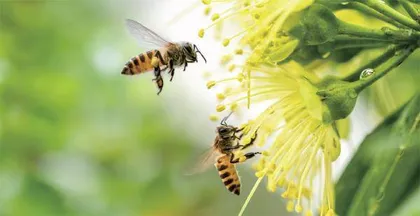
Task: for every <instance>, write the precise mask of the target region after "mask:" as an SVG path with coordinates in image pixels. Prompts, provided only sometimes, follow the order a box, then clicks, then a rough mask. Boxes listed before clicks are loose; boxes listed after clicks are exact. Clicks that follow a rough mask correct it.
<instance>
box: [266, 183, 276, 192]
mask: <svg viewBox="0 0 420 216" xmlns="http://www.w3.org/2000/svg"><path fill="white" fill-rule="evenodd" d="M276 189H277V188H276V183H274V182H270V183H269V184H267V190H268V191H270V192H273V193H274V192H275V191H276Z"/></svg>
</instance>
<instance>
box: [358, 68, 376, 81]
mask: <svg viewBox="0 0 420 216" xmlns="http://www.w3.org/2000/svg"><path fill="white" fill-rule="evenodd" d="M374 73H375V70H373V69H372V68H366V69H364V70H363V71H362V73H360V79H366V78H368V77H370V76H372V75H373V74H374Z"/></svg>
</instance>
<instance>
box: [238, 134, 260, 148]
mask: <svg viewBox="0 0 420 216" xmlns="http://www.w3.org/2000/svg"><path fill="white" fill-rule="evenodd" d="M257 135H258V134H257V132H255V136H254V137H252V138H251V141H250V142H249V143H248V144H245V145H243V146H242V147H241V150H242V149H246V148H248V147H250V146H252V145H253V144H254V142H255V140H256V139H257Z"/></svg>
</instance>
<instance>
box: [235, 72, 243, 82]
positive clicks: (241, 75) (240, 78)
mask: <svg viewBox="0 0 420 216" xmlns="http://www.w3.org/2000/svg"><path fill="white" fill-rule="evenodd" d="M236 79H237V80H238V81H239V82H242V81H243V80H244V79H245V77H244V75H243V74H241V73H240V74H238V76H237V77H236Z"/></svg>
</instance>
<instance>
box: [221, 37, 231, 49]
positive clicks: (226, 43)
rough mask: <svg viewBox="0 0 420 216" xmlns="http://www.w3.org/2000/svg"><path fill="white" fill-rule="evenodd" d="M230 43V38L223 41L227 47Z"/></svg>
mask: <svg viewBox="0 0 420 216" xmlns="http://www.w3.org/2000/svg"><path fill="white" fill-rule="evenodd" d="M229 43H230V39H228V38H225V39H223V42H222V44H223V46H225V47H226V46H228V45H229Z"/></svg>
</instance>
